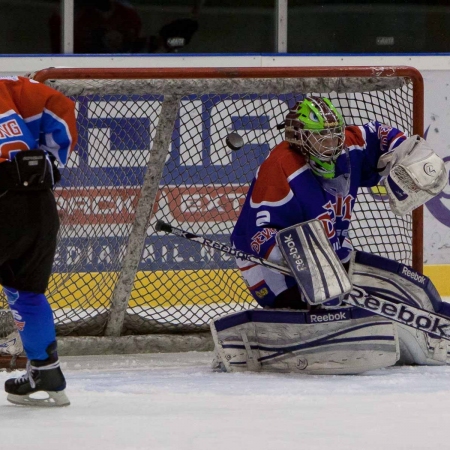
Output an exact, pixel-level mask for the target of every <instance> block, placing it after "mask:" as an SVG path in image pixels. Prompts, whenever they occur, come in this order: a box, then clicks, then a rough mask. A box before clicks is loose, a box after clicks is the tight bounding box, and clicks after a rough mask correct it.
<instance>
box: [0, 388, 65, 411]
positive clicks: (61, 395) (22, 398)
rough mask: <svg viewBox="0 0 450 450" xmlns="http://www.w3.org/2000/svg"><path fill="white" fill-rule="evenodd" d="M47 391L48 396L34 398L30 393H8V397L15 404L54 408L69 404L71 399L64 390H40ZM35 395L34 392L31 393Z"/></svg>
mask: <svg viewBox="0 0 450 450" xmlns="http://www.w3.org/2000/svg"><path fill="white" fill-rule="evenodd" d="M39 393H45V394H47V395H48V397H47V398H33V397H31V396H30V395H14V394H8V396H7V397H6V399H7V400H8V401H9V402H10V403H13V404H14V405H22V406H38V407H43V408H52V407H55V406H69V405H70V401H69V399H68V397H67V395H66V394H65V392H64V391H58V392H55V391H40V392H39ZM31 395H33V394H31Z"/></svg>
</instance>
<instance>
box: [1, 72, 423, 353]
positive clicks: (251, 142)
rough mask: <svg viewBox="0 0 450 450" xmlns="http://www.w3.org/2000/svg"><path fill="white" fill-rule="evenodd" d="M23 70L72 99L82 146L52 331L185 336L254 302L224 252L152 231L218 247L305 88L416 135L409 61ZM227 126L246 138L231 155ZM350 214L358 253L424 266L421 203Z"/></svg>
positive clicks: (416, 90) (71, 182)
mask: <svg viewBox="0 0 450 450" xmlns="http://www.w3.org/2000/svg"><path fill="white" fill-rule="evenodd" d="M33 78H34V79H35V80H37V81H40V82H43V83H46V84H48V85H49V86H52V87H54V88H55V89H57V90H60V91H61V92H63V93H64V94H66V95H67V96H69V97H71V98H72V99H73V100H74V101H75V102H76V104H77V114H78V118H77V121H78V130H79V143H78V145H77V148H76V150H75V152H74V154H73V155H72V156H71V158H70V161H69V164H68V165H67V167H66V168H65V169H64V170H63V180H62V183H61V185H60V186H59V187H58V188H57V189H56V191H55V193H56V197H57V201H58V207H59V212H60V218H61V231H60V236H59V245H58V251H57V255H56V259H55V264H54V270H53V272H54V273H53V276H52V280H51V283H50V286H49V291H48V295H49V298H50V301H51V304H52V308H53V311H54V314H55V320H56V326H57V331H58V334H59V335H60V336H84V337H86V336H106V337H111V338H115V339H117V338H119V337H120V336H122V337H124V336H125V337H127V336H128V337H129V336H136V335H139V336H142V335H149V334H154V333H164V334H171V333H183V335H184V336H186V333H191V332H197V331H205V330H207V329H208V323H209V321H210V320H211V319H212V318H214V317H217V316H220V315H223V314H226V313H228V312H232V311H239V310H242V309H246V308H249V307H255V306H256V305H255V304H254V302H253V301H252V300H251V298H250V296H249V295H248V293H247V291H246V288H245V285H244V284H243V282H242V280H241V278H240V276H239V273H238V271H237V270H236V268H235V266H234V262H233V261H232V259H230V258H228V257H227V256H226V255H219V254H217V253H213V252H212V251H210V250H207V249H204V248H199V247H197V246H196V245H195V244H193V243H190V242H181V241H180V240H178V238H176V237H174V236H168V235H165V234H164V233H158V232H156V231H155V230H154V225H155V223H156V220H158V219H162V220H165V221H168V222H170V223H173V224H174V225H175V226H179V227H180V228H184V229H186V230H191V231H193V232H194V233H197V234H202V235H205V236H208V237H211V238H212V239H215V240H220V241H222V242H224V243H228V239H229V234H230V232H231V230H232V227H233V224H234V223H235V220H236V218H237V215H238V213H239V209H240V206H241V205H242V202H243V199H244V197H245V193H246V191H247V189H248V185H249V183H250V182H251V179H252V177H253V175H254V173H255V170H256V168H257V166H258V165H259V164H260V163H261V162H262V160H263V159H264V158H265V157H266V156H267V153H268V151H269V150H270V148H272V147H273V146H274V145H275V144H276V143H278V142H280V140H282V139H283V134H284V132H283V131H282V130H278V129H277V127H276V125H277V124H279V123H280V122H282V121H283V120H284V115H285V114H286V112H287V110H288V108H289V107H291V106H292V105H293V104H294V103H295V101H297V100H299V99H301V98H302V97H303V96H304V95H305V94H311V93H316V94H322V95H327V96H329V97H330V98H331V99H332V101H333V102H334V104H335V105H336V106H337V107H338V108H339V109H340V110H341V112H342V114H343V116H344V118H345V120H346V121H347V123H351V124H355V125H362V124H363V123H366V122H368V121H370V120H374V119H377V120H379V121H381V122H384V123H387V124H390V125H392V126H396V127H398V128H401V129H402V130H404V131H406V132H407V133H408V134H410V135H411V134H419V135H422V134H423V106H424V100H423V97H424V93H423V79H422V76H421V74H420V73H419V72H418V71H417V70H416V69H414V68H411V67H299V68H283V67H272V68H170V69H159V68H153V69H146V68H135V69H98V68H97V69H95V68H94V69H81V68H77V69H70V68H52V69H46V70H42V71H39V72H37V73H35V74H34V76H33ZM233 131H234V132H237V133H239V134H240V135H241V136H242V137H243V139H244V143H245V145H244V146H243V147H242V148H241V149H240V150H238V151H235V152H232V151H231V150H230V149H229V148H227V147H226V145H225V139H226V136H227V135H228V134H229V133H231V132H233ZM354 215H355V220H354V222H353V224H352V229H351V230H352V231H351V233H352V241H353V243H354V245H355V247H357V248H360V249H362V250H365V251H370V252H372V253H377V254H381V255H383V256H387V257H390V258H392V259H396V260H398V261H401V262H403V263H406V264H410V265H412V266H413V267H414V268H415V269H416V270H419V271H422V269H423V267H422V264H423V262H422V261H423V248H422V246H423V243H422V233H423V231H422V230H423V225H422V222H423V217H422V209H421V208H419V209H417V210H415V211H414V212H413V214H412V215H408V216H406V217H404V218H400V217H396V216H394V215H393V214H392V213H391V212H390V211H389V208H388V206H387V203H386V198H385V196H384V193H383V191H382V189H363V190H362V192H361V194H360V195H358V200H357V205H356V206H355V210H354ZM1 301H2V299H0V302H1ZM3 303H4V308H6V304H5V301H4V299H3ZM1 306H2V305H1V303H0V308H1ZM0 333H2V330H1V329H0ZM133 342H134V345H136V339H134V341H133ZM184 342H186V341H184ZM195 345H197V344H195Z"/></svg>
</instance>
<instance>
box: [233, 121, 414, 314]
mask: <svg viewBox="0 0 450 450" xmlns="http://www.w3.org/2000/svg"><path fill="white" fill-rule="evenodd" d="M405 139H406V136H405V134H404V133H403V132H402V131H400V130H398V129H396V128H392V127H390V126H387V125H383V124H381V123H379V122H370V123H368V124H366V125H363V126H347V127H346V128H345V146H346V148H347V150H348V155H349V158H347V156H346V154H345V152H343V153H342V154H341V156H340V157H339V158H338V160H337V163H336V177H337V176H339V175H341V174H344V173H347V172H348V166H349V164H350V189H349V192H348V193H347V195H345V196H344V197H342V196H334V195H332V194H330V193H328V192H326V191H325V190H324V188H323V187H322V185H321V183H320V181H319V180H318V178H317V177H316V175H314V174H313V172H312V171H311V169H310V166H309V164H308V163H307V159H306V158H305V156H303V155H302V154H300V153H299V152H297V151H295V150H293V149H292V148H290V146H289V143H288V142H286V141H283V142H282V143H280V144H279V145H277V146H276V147H275V148H274V149H273V150H272V151H271V152H270V154H269V156H268V157H267V159H266V160H265V161H264V162H263V163H262V165H261V166H260V167H259V169H258V171H257V173H256V176H255V178H254V180H253V181H252V184H251V186H250V189H249V192H248V194H247V198H246V200H245V203H244V205H243V208H242V211H241V213H240V215H239V218H238V220H237V223H236V226H235V228H234V230H233V233H232V235H231V243H232V245H234V246H235V247H236V248H237V249H239V250H242V251H244V252H247V253H252V254H254V255H257V256H260V257H262V258H268V257H269V255H270V253H271V251H272V249H273V248H274V246H275V235H276V233H277V231H278V230H281V229H283V228H287V227H289V226H292V225H295V224H298V223H302V222H305V221H308V220H313V219H319V220H320V221H321V222H322V224H323V227H324V229H325V232H326V234H327V236H328V238H329V240H330V242H331V245H332V246H333V248H334V250H335V251H336V253H337V255H338V257H339V258H340V260H341V261H342V262H346V261H347V260H348V259H349V257H350V253H351V250H352V245H351V242H350V240H349V238H348V228H349V225H350V221H351V217H352V210H353V207H354V204H355V200H356V196H357V193H358V189H359V188H360V187H372V186H375V185H377V184H378V183H379V181H380V175H379V172H378V171H377V163H378V159H379V158H380V156H381V155H382V154H384V153H387V152H389V151H391V150H392V149H394V148H395V147H397V146H398V145H399V144H400V143H401V142H403V141H404V140H405ZM237 263H238V266H239V268H240V269H241V271H242V274H243V276H244V278H245V280H246V282H247V284H248V286H249V288H250V292H251V293H252V295H253V296H254V297H255V299H256V300H257V301H258V302H259V303H260V304H263V305H264V304H267V303H270V299H271V298H273V297H274V296H276V295H277V294H278V293H280V292H282V291H283V290H285V289H287V288H288V287H290V286H292V285H294V284H295V282H294V281H293V279H291V277H285V276H283V275H280V274H276V273H274V272H272V271H268V270H267V269H266V270H264V268H262V267H261V266H255V265H253V264H249V263H247V262H244V261H240V260H238V261H237ZM269 272H270V274H269ZM268 278H271V279H272V280H268ZM263 297H267V299H266V298H264V301H261V300H263Z"/></svg>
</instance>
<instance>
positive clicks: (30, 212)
mask: <svg viewBox="0 0 450 450" xmlns="http://www.w3.org/2000/svg"><path fill="white" fill-rule="evenodd" d="M76 140H77V130H76V121H75V107H74V103H73V102H72V101H71V100H70V99H68V98H67V97H65V96H64V95H62V94H61V93H59V92H57V91H56V90H54V89H52V88H50V87H48V86H45V85H43V84H40V83H37V82H36V81H33V80H29V79H27V78H23V77H5V78H0V217H1V221H0V236H1V239H0V284H1V285H2V286H3V291H4V293H5V295H6V298H7V301H8V304H9V306H10V308H11V311H12V314H13V317H14V321H15V324H16V328H17V330H18V331H19V333H20V336H21V339H22V342H23V346H24V350H25V353H26V355H27V358H28V364H27V373H26V374H24V375H23V376H21V377H19V378H16V379H9V380H7V381H6V383H5V390H6V392H7V394H8V400H9V401H10V402H12V403H16V404H22V405H37V406H65V405H68V404H69V400H68V398H67V396H66V394H65V392H64V390H65V387H66V382H65V379H64V375H63V374H62V372H61V369H60V366H59V361H58V355H57V350H56V334H55V326H54V321H53V313H52V310H51V308H50V305H49V303H48V301H47V298H46V296H45V291H46V289H47V286H48V282H49V278H50V273H51V269H52V264H53V259H54V256H55V251H56V238H57V233H58V229H59V219H58V213H57V209H56V202H55V198H54V195H53V192H52V189H53V187H54V185H55V182H57V181H58V180H59V171H58V168H57V166H63V165H64V164H65V163H66V162H67V159H68V157H69V154H70V152H71V151H72V150H73V148H74V146H75V143H76ZM38 391H44V392H46V393H47V397H46V398H45V399H42V398H41V399H36V398H33V397H32V396H31V395H32V394H33V393H35V392H38Z"/></svg>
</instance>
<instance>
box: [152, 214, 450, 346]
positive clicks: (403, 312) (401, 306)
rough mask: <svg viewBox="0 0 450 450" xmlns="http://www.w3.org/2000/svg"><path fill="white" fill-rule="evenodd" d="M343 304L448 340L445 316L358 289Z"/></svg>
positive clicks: (193, 236) (271, 265)
mask: <svg viewBox="0 0 450 450" xmlns="http://www.w3.org/2000/svg"><path fill="white" fill-rule="evenodd" d="M160 222H161V221H160ZM157 226H158V224H157ZM160 227H161V228H159V229H160V230H161V231H165V232H167V233H172V234H175V235H176V236H179V237H182V238H184V239H188V240H190V241H194V242H197V243H198V244H201V245H205V246H206V247H210V248H213V249H216V250H218V251H221V252H223V253H227V254H229V255H232V256H234V257H236V258H240V259H244V260H246V261H250V262H253V263H255V264H260V265H262V266H264V267H267V268H269V269H272V270H275V271H277V272H280V273H282V274H283V275H289V276H292V275H291V271H290V270H289V269H288V268H287V267H285V266H281V265H279V264H274V263H271V262H270V261H268V260H266V259H264V258H259V257H257V256H254V255H251V254H249V253H245V252H242V251H240V250H237V249H235V248H232V247H230V246H228V245H225V244H222V243H221V242H217V241H213V240H211V239H207V238H205V237H203V236H199V235H196V234H193V233H189V232H186V231H184V230H182V229H180V228H176V227H173V226H172V225H170V224H167V223H165V222H161V225H160ZM155 228H156V227H155ZM343 303H345V304H347V305H349V306H356V307H358V308H361V309H365V310H366V311H371V312H373V313H374V314H377V315H378V316H381V317H385V318H386V319H389V320H392V321H394V322H398V323H401V324H403V325H407V326H409V327H411V328H415V329H416V330H420V331H424V332H426V333H429V334H430V335H432V336H433V337H437V338H443V339H446V340H448V341H450V319H449V318H448V317H444V316H441V315H439V314H436V313H433V312H430V311H426V310H424V309H421V308H417V307H414V306H411V305H407V304H405V303H395V302H393V301H390V300H386V299H381V298H379V297H375V296H373V295H369V294H367V292H366V291H365V290H364V289H362V288H360V287H358V286H353V290H352V291H351V292H350V294H348V296H347V297H346V298H345V299H344V300H343Z"/></svg>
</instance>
